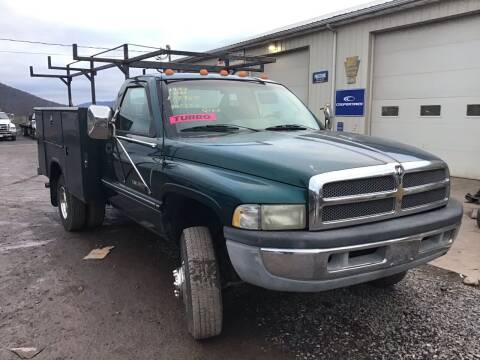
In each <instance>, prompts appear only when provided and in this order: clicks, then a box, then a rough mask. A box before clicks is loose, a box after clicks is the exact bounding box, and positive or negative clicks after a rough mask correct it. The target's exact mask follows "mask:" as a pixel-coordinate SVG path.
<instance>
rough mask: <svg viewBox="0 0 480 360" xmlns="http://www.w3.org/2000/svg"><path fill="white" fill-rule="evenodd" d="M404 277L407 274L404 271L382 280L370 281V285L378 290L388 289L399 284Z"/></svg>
mask: <svg viewBox="0 0 480 360" xmlns="http://www.w3.org/2000/svg"><path fill="white" fill-rule="evenodd" d="M406 275H407V272H406V271H404V272H401V273H398V274H394V275H390V276H387V277H384V278H380V279H377V280H373V281H370V284H372V285H373V286H375V287H378V288H389V287H392V286H394V285H395V284H397V283H399V282H400V281H402V280H403V279H404V278H405V276H406Z"/></svg>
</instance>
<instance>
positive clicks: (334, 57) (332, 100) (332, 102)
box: [326, 24, 337, 129]
mask: <svg viewBox="0 0 480 360" xmlns="http://www.w3.org/2000/svg"><path fill="white" fill-rule="evenodd" d="M326 27H327V29H328V30H330V31H331V32H332V34H333V44H332V76H331V81H332V86H331V87H330V88H331V93H330V106H331V109H332V114H333V113H334V111H335V88H336V79H337V77H336V75H337V30H335V29H334V28H333V27H332V26H331V25H330V24H327V25H326ZM333 118H334V119H335V115H334V116H333ZM335 125H336V124H335ZM332 129H334V126H333V124H332Z"/></svg>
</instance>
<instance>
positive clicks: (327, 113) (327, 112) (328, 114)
mask: <svg viewBox="0 0 480 360" xmlns="http://www.w3.org/2000/svg"><path fill="white" fill-rule="evenodd" d="M321 110H323V116H324V117H325V127H326V128H327V129H328V130H331V129H332V110H331V109H330V104H326V105H325V106H324V107H322V108H321Z"/></svg>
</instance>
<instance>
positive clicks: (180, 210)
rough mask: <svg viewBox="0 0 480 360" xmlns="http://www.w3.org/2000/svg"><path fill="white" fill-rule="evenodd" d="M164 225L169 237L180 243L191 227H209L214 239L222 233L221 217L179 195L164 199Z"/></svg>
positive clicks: (192, 200)
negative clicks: (185, 231)
mask: <svg viewBox="0 0 480 360" xmlns="http://www.w3.org/2000/svg"><path fill="white" fill-rule="evenodd" d="M163 204H164V205H163V212H164V214H165V219H164V220H165V221H164V225H165V227H166V229H167V232H168V235H169V237H170V238H171V239H172V240H174V241H178V239H179V238H180V234H181V232H182V230H183V229H185V228H187V227H191V226H207V227H208V228H209V229H210V232H211V234H212V237H213V238H215V239H216V238H217V235H219V233H220V234H221V233H222V222H221V220H220V217H219V216H218V215H217V214H216V212H215V211H214V210H212V209H211V208H210V207H209V206H207V205H205V204H203V203H201V202H200V201H198V200H195V199H192V198H190V197H188V196H185V195H183V194H178V193H171V194H168V195H167V196H166V197H165V198H164V202H163Z"/></svg>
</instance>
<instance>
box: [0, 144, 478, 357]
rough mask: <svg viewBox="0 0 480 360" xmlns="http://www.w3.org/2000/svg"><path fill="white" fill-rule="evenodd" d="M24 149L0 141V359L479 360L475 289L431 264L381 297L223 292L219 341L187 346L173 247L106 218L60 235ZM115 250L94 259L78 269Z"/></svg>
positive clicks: (344, 292) (361, 292)
mask: <svg viewBox="0 0 480 360" xmlns="http://www.w3.org/2000/svg"><path fill="white" fill-rule="evenodd" d="M36 157H37V155H36V143H35V142H34V141H32V140H30V139H24V138H21V137H19V138H18V140H17V141H16V142H10V141H1V142H0V191H1V201H0V226H1V231H0V279H1V281H0V359H1V360H10V359H18V357H17V355H15V354H13V353H11V352H10V351H9V350H8V349H10V348H13V347H22V346H34V347H37V348H39V349H42V351H41V352H40V353H39V354H38V355H36V356H35V359H38V360H46V359H48V360H51V359H116V360H117V359H222V360H225V359H275V360H282V359H480V289H478V288H474V287H468V286H466V285H463V284H462V282H461V279H460V277H459V276H458V274H455V273H452V272H448V271H446V270H441V269H438V268H435V267H433V266H423V267H421V268H419V269H416V270H414V271H411V272H410V273H409V275H408V276H407V278H406V279H405V280H404V281H403V282H402V283H400V284H399V285H398V286H396V287H395V288H394V289H392V290H384V289H376V288H373V287H371V286H369V285H359V286H354V287H351V288H346V289H338V290H333V291H328V292H323V293H318V294H292V293H278V292H272V291H267V290H263V289H260V288H256V287H253V286H248V285H241V286H239V287H237V288H233V289H229V290H227V291H226V292H225V294H224V313H225V314H224V319H225V322H224V332H223V333H222V335H221V336H219V337H217V338H214V339H210V340H207V341H201V342H197V341H194V340H192V339H191V338H190V336H189V335H188V332H187V331H186V327H185V324H184V322H183V309H182V304H181V303H180V302H179V301H178V300H177V299H175V298H174V297H173V289H172V275H171V271H172V269H173V267H174V266H175V263H176V259H175V253H176V252H175V249H172V248H170V247H168V246H166V245H165V243H164V242H162V241H161V240H160V239H158V238H156V236H155V235H153V234H151V233H149V232H148V231H147V230H145V229H143V228H142V227H140V226H138V225H136V224H135V223H133V222H131V221H130V220H128V219H127V218H125V217H123V216H122V215H121V214H120V213H119V212H117V211H116V210H114V209H111V208H109V209H108V211H107V220H106V222H105V224H104V226H102V227H101V228H99V229H96V230H92V231H86V232H79V233H67V232H65V231H64V230H63V228H62V226H61V224H60V220H59V217H58V214H57V209H56V208H53V207H52V206H51V205H50V203H49V194H48V190H47V189H45V188H44V182H45V181H46V178H44V177H41V176H36V168H37V159H36ZM103 245H113V246H115V247H114V248H113V250H112V251H111V253H110V254H109V255H108V256H107V257H106V258H105V259H103V260H89V261H86V260H83V257H84V256H85V255H86V254H88V253H89V251H90V250H92V249H93V248H95V247H98V246H103Z"/></svg>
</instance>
